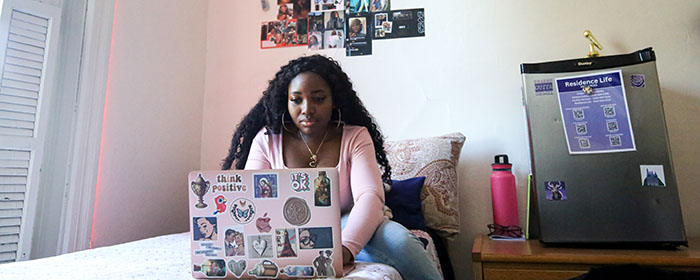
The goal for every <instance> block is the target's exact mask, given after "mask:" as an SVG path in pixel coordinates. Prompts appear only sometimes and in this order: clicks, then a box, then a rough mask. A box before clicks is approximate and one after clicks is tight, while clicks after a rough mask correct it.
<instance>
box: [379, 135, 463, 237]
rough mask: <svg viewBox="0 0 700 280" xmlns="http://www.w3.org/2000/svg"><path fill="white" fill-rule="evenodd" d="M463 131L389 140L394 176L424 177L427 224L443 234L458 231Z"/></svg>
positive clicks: (404, 177) (423, 195)
mask: <svg viewBox="0 0 700 280" xmlns="http://www.w3.org/2000/svg"><path fill="white" fill-rule="evenodd" d="M464 140H465V137H464V135H462V134H461V133H452V134H447V135H443V136H439V137H430V138H420V139H409V140H401V141H387V142H386V143H385V145H384V147H385V149H386V153H387V157H388V158H389V164H390V165H391V178H392V179H394V180H405V179H408V178H413V177H420V176H425V177H426V178H425V183H424V185H423V190H422V191H421V202H422V208H423V214H424V215H425V224H426V225H427V226H428V227H430V228H432V229H435V230H437V231H438V232H439V233H440V235H441V236H442V237H446V238H450V239H451V238H452V237H454V236H455V235H457V234H458V233H459V201H458V199H459V191H458V189H457V170H456V169H455V167H456V166H457V162H459V154H460V151H461V150H462V145H464Z"/></svg>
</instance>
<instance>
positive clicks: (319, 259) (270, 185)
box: [188, 168, 343, 279]
mask: <svg viewBox="0 0 700 280" xmlns="http://www.w3.org/2000/svg"><path fill="white" fill-rule="evenodd" d="M188 189H189V191H188V192H189V208H190V219H189V223H190V233H191V238H192V241H191V244H192V276H193V277H194V278H230V279H236V278H290V277H294V278H299V277H309V278H310V277H341V276H342V275H343V264H342V245H341V238H340V236H341V229H340V195H339V191H338V190H339V186H338V171H337V170H336V169H335V168H308V169H278V170H226V171H223V170H213V171H193V172H191V173H190V174H189V178H188Z"/></svg>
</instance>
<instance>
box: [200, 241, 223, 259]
mask: <svg viewBox="0 0 700 280" xmlns="http://www.w3.org/2000/svg"><path fill="white" fill-rule="evenodd" d="M221 250H222V248H221V247H217V246H214V242H202V243H200V244H199V249H198V250H194V254H195V255H204V256H205V257H218V256H219V252H221Z"/></svg>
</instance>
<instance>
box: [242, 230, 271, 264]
mask: <svg viewBox="0 0 700 280" xmlns="http://www.w3.org/2000/svg"><path fill="white" fill-rule="evenodd" d="M247 241H248V257H249V258H251V259H262V258H273V257H274V254H273V252H272V251H273V250H274V249H273V248H272V247H273V243H272V235H271V234H262V235H248V240H247Z"/></svg>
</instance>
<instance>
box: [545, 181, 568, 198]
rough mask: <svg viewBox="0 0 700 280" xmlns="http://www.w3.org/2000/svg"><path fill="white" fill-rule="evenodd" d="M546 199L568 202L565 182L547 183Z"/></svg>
mask: <svg viewBox="0 0 700 280" xmlns="http://www.w3.org/2000/svg"><path fill="white" fill-rule="evenodd" d="M544 190H545V198H546V199H547V200H566V199H567V196H566V186H565V184H564V181H545V182H544Z"/></svg>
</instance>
